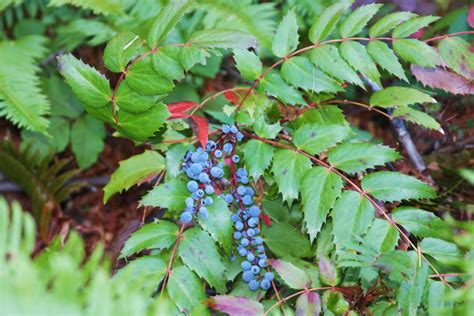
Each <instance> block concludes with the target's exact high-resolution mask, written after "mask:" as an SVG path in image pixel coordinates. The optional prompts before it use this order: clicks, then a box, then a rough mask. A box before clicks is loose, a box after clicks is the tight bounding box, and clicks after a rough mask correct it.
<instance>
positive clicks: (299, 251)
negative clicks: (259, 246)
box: [262, 222, 313, 258]
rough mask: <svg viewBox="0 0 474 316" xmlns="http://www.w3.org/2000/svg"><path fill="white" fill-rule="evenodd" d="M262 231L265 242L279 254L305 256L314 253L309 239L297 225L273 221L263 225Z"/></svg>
mask: <svg viewBox="0 0 474 316" xmlns="http://www.w3.org/2000/svg"><path fill="white" fill-rule="evenodd" d="M262 233H263V235H264V236H265V238H264V239H263V240H264V242H265V244H266V245H267V246H268V248H270V250H271V251H272V252H273V253H274V254H275V255H277V256H280V257H282V256H288V255H289V256H292V257H296V258H305V257H311V256H312V255H313V252H312V251H311V243H310V241H309V239H308V238H307V237H306V235H303V234H302V233H301V231H300V229H299V228H296V227H295V226H292V225H290V224H288V223H285V222H281V223H277V222H273V223H272V225H271V226H266V225H263V226H262ZM282 236H285V238H282Z"/></svg>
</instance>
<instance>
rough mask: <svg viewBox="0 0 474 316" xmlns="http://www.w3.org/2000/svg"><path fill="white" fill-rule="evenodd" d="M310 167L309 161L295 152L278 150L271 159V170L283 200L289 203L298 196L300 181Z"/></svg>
mask: <svg viewBox="0 0 474 316" xmlns="http://www.w3.org/2000/svg"><path fill="white" fill-rule="evenodd" d="M310 168H311V162H310V160H309V159H308V157H305V156H303V155H301V154H299V153H297V152H294V151H292V150H289V149H283V150H278V151H277V152H276V153H275V156H274V159H273V167H272V172H273V174H274V175H275V180H276V182H277V184H278V189H279V192H280V193H281V194H282V195H283V201H288V202H289V203H290V204H291V202H292V201H293V200H294V199H297V198H298V192H299V191H300V186H301V181H302V179H303V177H304V176H305V174H306V172H307V171H308V170H309V169H310Z"/></svg>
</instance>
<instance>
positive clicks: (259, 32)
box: [200, 0, 277, 47]
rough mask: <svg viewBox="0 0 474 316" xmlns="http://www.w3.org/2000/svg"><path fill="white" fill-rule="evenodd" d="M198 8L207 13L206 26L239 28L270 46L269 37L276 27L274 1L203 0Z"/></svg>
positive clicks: (262, 43) (264, 44)
mask: <svg viewBox="0 0 474 316" xmlns="http://www.w3.org/2000/svg"><path fill="white" fill-rule="evenodd" d="M200 8H202V9H204V10H205V11H206V12H207V14H206V18H205V19H204V25H205V27H206V28H209V29H210V28H226V29H234V30H240V31H244V32H247V33H250V34H252V35H254V36H255V37H257V39H258V42H259V43H260V44H261V45H263V46H265V47H270V46H271V43H270V39H271V38H272V36H273V32H274V31H275V28H276V20H275V18H276V16H277V11H276V9H275V3H270V2H269V3H260V4H253V3H252V2H251V1H248V0H245V1H229V0H204V1H202V2H200Z"/></svg>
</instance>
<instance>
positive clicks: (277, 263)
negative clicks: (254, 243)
mask: <svg viewBox="0 0 474 316" xmlns="http://www.w3.org/2000/svg"><path fill="white" fill-rule="evenodd" d="M270 264H271V265H272V267H273V268H274V269H275V271H276V272H277V273H278V275H279V276H280V277H281V278H282V279H283V281H285V283H286V284H288V286H289V287H291V288H292V289H296V290H300V289H305V288H307V287H309V286H310V285H311V280H310V278H309V276H308V274H307V273H306V271H305V270H303V269H301V268H299V267H297V266H295V265H293V264H292V263H291V262H287V261H284V260H281V259H277V260H270Z"/></svg>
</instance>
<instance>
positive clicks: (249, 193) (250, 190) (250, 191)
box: [245, 187, 255, 196]
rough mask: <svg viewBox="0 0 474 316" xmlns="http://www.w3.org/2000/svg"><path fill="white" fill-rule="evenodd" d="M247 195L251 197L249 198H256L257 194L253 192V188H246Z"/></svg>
mask: <svg viewBox="0 0 474 316" xmlns="http://www.w3.org/2000/svg"><path fill="white" fill-rule="evenodd" d="M245 194H246V195H249V196H254V195H255V192H254V191H253V189H252V188H251V187H246V188H245Z"/></svg>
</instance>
